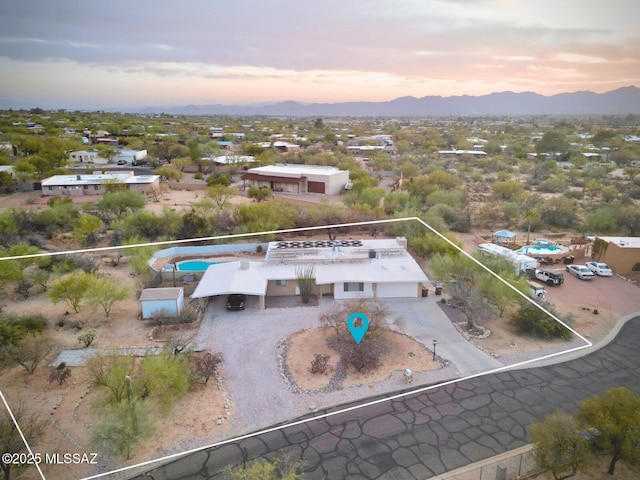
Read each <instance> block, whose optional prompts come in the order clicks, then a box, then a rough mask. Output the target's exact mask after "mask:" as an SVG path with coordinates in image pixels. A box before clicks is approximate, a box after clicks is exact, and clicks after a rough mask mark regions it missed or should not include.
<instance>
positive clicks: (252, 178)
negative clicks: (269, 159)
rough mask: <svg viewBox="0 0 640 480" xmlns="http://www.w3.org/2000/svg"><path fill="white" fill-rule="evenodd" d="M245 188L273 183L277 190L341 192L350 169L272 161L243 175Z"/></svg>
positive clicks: (267, 185) (290, 191) (296, 192)
mask: <svg viewBox="0 0 640 480" xmlns="http://www.w3.org/2000/svg"><path fill="white" fill-rule="evenodd" d="M242 180H243V188H244V189H246V188H249V187H253V186H257V187H269V188H270V189H271V190H272V191H274V192H285V193H295V194H301V193H324V194H326V195H338V194H340V193H342V192H343V191H344V187H345V186H346V185H347V183H348V182H349V171H348V170H339V169H338V168H336V167H328V166H320V165H287V164H279V165H268V166H265V167H256V168H250V169H249V170H247V171H246V172H245V173H244V174H243V175H242Z"/></svg>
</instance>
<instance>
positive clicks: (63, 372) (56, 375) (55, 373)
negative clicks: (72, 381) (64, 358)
mask: <svg viewBox="0 0 640 480" xmlns="http://www.w3.org/2000/svg"><path fill="white" fill-rule="evenodd" d="M70 376H71V369H70V368H69V367H67V364H66V363H64V362H62V363H61V364H60V365H58V366H57V367H55V368H53V367H52V368H51V369H49V383H53V382H58V385H62V384H63V383H64V382H66V381H67V379H68V378H69V377H70Z"/></svg>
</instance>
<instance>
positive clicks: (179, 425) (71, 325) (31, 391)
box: [0, 263, 233, 480]
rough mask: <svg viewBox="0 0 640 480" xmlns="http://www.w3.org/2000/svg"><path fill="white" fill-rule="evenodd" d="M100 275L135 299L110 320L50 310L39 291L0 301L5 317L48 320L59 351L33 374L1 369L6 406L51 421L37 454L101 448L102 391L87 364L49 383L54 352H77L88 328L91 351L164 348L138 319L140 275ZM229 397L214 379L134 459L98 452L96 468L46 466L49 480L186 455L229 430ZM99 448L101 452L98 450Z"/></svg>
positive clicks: (111, 271)
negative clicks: (192, 445)
mask: <svg viewBox="0 0 640 480" xmlns="http://www.w3.org/2000/svg"><path fill="white" fill-rule="evenodd" d="M100 273H102V274H104V275H109V276H110V277H111V278H113V279H115V280H117V281H119V282H121V283H123V284H126V285H128V286H130V288H131V291H132V298H131V299H130V300H127V301H123V302H120V303H117V304H116V305H115V307H114V308H113V310H112V312H111V315H110V318H109V319H106V318H105V316H104V312H102V310H96V311H91V310H90V309H89V308H88V307H86V306H85V307H81V309H80V312H79V313H74V312H73V310H71V309H70V308H69V307H68V306H67V305H66V304H65V303H59V304H57V305H53V304H52V303H51V300H50V299H49V298H48V297H47V296H46V295H45V294H44V293H41V292H34V293H35V294H34V295H33V296H32V297H30V298H29V299H27V300H24V301H17V300H16V299H14V298H11V297H7V296H5V297H4V298H2V299H0V304H3V305H4V304H6V307H4V311H5V312H7V313H15V314H18V315H22V314H26V313H40V314H42V315H44V316H45V317H46V318H47V319H48V324H47V327H46V329H45V333H46V334H47V335H48V337H49V338H51V340H52V342H54V343H55V344H56V345H57V349H56V352H54V353H53V354H52V355H50V356H49V357H48V358H47V359H46V361H45V362H43V364H41V365H40V367H39V368H38V369H37V370H36V372H35V373H34V374H33V375H28V374H27V373H26V371H25V370H24V369H23V368H22V367H20V366H13V367H10V368H5V369H4V370H2V372H0V389H1V390H2V393H3V394H4V396H5V397H6V399H7V401H8V403H9V405H10V406H12V407H15V406H17V405H20V404H22V405H23V406H24V408H25V409H26V411H27V412H28V413H32V412H37V413H38V414H39V416H40V419H42V420H45V421H46V423H47V428H46V430H45V433H44V435H43V437H42V438H41V439H40V440H39V441H38V442H37V443H36V444H35V446H34V447H35V451H37V452H41V453H42V454H43V455H44V454H45V453H49V454H51V453H60V454H63V453H74V452H80V453H87V452H92V451H96V447H92V446H91V427H92V425H95V424H96V423H97V421H98V417H99V409H96V407H95V404H96V403H98V401H99V399H100V397H101V396H102V392H100V391H99V390H96V389H94V388H92V386H91V378H89V375H88V373H87V371H86V368H84V367H71V370H72V375H71V378H70V379H69V380H68V381H67V382H66V383H65V384H63V385H62V386H60V385H58V384H57V383H55V384H50V383H49V382H48V375H49V367H48V366H47V365H46V363H47V362H52V361H53V360H54V359H55V357H56V355H57V352H59V351H60V350H62V349H75V348H80V347H81V345H80V343H79V342H78V340H77V337H78V335H80V334H82V333H85V332H87V331H88V330H89V329H94V330H95V331H96V332H97V338H96V340H95V341H94V343H93V344H92V345H91V347H92V348H93V347H95V348H101V349H113V348H125V347H149V346H158V345H160V346H162V345H163V344H165V343H166V342H153V341H151V340H150V338H149V334H150V332H151V328H152V325H150V324H149V323H148V322H143V321H141V320H139V319H138V314H139V312H140V303H139V301H138V300H137V299H134V295H133V293H134V292H137V291H138V290H139V288H140V284H139V281H138V279H137V277H131V276H130V275H129V269H128V268H127V266H126V264H125V263H121V264H120V265H119V266H118V267H113V266H110V265H105V264H103V265H101V266H100ZM77 327H81V328H77ZM188 333H190V332H187V334H188ZM191 333H192V332H191ZM176 335H179V332H178V333H177V334H176ZM225 399H226V392H224V391H222V390H220V389H219V388H218V386H217V384H216V381H215V380H214V379H213V378H212V379H210V380H209V383H208V385H207V386H195V387H194V389H193V390H192V391H191V392H189V393H188V394H187V396H185V397H184V398H182V399H180V400H179V401H178V402H177V403H176V404H175V405H174V407H173V409H172V411H171V414H170V415H166V416H165V415H162V416H155V429H154V432H153V435H152V437H151V438H148V439H146V440H144V441H143V442H141V443H140V444H138V445H137V446H136V447H135V449H134V456H133V458H132V459H130V460H128V461H127V460H125V459H123V458H117V459H113V458H110V457H109V456H107V455H106V454H104V453H102V452H101V453H100V454H99V455H98V458H97V460H98V465H97V466H86V465H64V466H60V465H57V466H52V465H48V466H44V465H43V471H44V473H45V475H46V478H48V479H69V478H82V477H85V476H87V475H90V474H94V473H97V472H100V471H108V470H111V469H113V468H116V467H122V466H126V465H134V464H138V463H140V462H144V461H147V460H151V459H153V458H159V457H161V456H164V455H166V454H167V453H176V452H180V451H182V450H184V448H183V444H185V443H187V442H193V441H194V440H196V441H197V439H199V438H201V439H203V442H204V441H205V440H204V439H208V438H210V437H212V436H215V435H218V434H219V433H220V432H223V431H225V430H226V428H228V423H227V420H228V418H229V417H230V415H231V414H232V411H233V410H232V408H233V407H232V405H231V404H230V403H228V402H226V401H225ZM218 419H220V424H219V425H218V423H217V421H218ZM97 451H98V452H100V449H98V450H97ZM16 478H20V479H22V480H25V479H28V480H30V479H34V480H35V479H37V478H39V475H38V473H37V471H36V470H35V469H34V468H32V469H30V470H27V471H25V472H24V473H23V474H22V475H20V477H18V476H16Z"/></svg>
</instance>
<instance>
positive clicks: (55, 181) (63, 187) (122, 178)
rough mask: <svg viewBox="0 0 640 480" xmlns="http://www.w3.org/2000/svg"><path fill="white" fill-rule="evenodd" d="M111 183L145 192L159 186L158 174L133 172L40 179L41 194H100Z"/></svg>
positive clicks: (56, 176)
mask: <svg viewBox="0 0 640 480" xmlns="http://www.w3.org/2000/svg"><path fill="white" fill-rule="evenodd" d="M113 184H125V185H126V186H127V189H129V190H137V191H139V192H141V193H146V192H147V191H148V190H149V189H151V188H158V187H159V186H160V176H159V175H134V174H133V172H124V173H104V174H103V173H99V172H94V173H93V174H91V175H86V174H85V175H54V176H52V177H49V178H45V179H44V180H42V195H46V196H52V195H71V196H82V195H102V194H103V193H104V192H106V191H107V188H106V187H107V186H108V185H113Z"/></svg>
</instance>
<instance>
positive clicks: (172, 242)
mask: <svg viewBox="0 0 640 480" xmlns="http://www.w3.org/2000/svg"><path fill="white" fill-rule="evenodd" d="M406 221H417V222H419V223H420V224H421V225H423V226H424V227H426V228H427V229H428V230H429V231H430V232H431V233H433V234H434V235H436V236H438V237H439V238H440V239H442V240H444V241H445V242H447V243H448V244H449V245H450V246H452V247H453V248H455V249H456V250H458V252H460V253H462V254H463V255H465V256H466V257H467V258H469V259H470V260H471V261H473V262H474V263H475V264H476V265H478V266H479V267H480V268H482V269H484V270H485V271H486V272H487V273H489V274H491V275H492V276H493V277H495V278H496V279H497V280H498V281H500V282H502V283H503V284H505V285H506V286H508V287H509V288H511V289H512V290H513V291H514V292H516V293H517V294H518V295H520V296H521V297H522V298H524V299H525V300H527V301H528V302H530V303H531V304H532V305H535V306H536V307H537V308H539V309H540V310H542V311H543V312H544V313H546V314H547V315H549V316H550V317H551V318H553V319H554V320H555V321H557V322H559V323H560V324H561V325H563V326H564V327H565V328H567V329H568V330H570V331H571V332H572V333H573V334H574V335H576V336H577V337H579V338H580V339H581V340H583V341H584V342H585V345H582V346H579V347H575V348H572V349H569V350H564V351H562V352H556V353H552V354H550V355H545V356H543V357H540V358H535V359H531V360H526V361H523V362H519V363H516V364H513V365H506V366H503V367H499V368H495V369H493V370H489V371H487V372H482V373H476V374H473V375H468V376H466V377H461V378H456V379H454V380H449V381H446V382H442V383H439V384H437V385H432V386H428V387H421V388H417V389H415V390H411V391H405V392H403V393H400V394H396V395H392V396H389V397H384V398H380V399H377V400H374V401H370V402H365V403H362V404H358V405H355V406H351V407H347V408H343V409H339V410H336V411H335V412H330V413H325V414H322V415H318V416H316V417H312V418H308V419H304V420H298V421H295V422H290V423H287V424H284V425H279V426H277V427H271V428H267V429H263V430H259V431H257V432H253V433H250V434H246V435H241V436H238V437H234V438H230V439H227V440H223V441H220V442H216V443H213V444H210V445H206V446H203V447H198V448H194V449H190V450H186V451H184V452H180V453H175V454H172V455H167V456H164V457H161V458H156V459H153V460H149V461H147V462H142V463H138V464H136V465H131V466H127V467H123V468H119V469H116V470H111V471H109V472H106V473H101V474H98V475H92V476H89V477H83V478H82V479H80V480H91V479H97V478H101V477H105V476H107V475H111V474H114V473H120V472H124V471H127V470H131V469H134V468H139V467H144V466H148V465H152V464H157V463H159V462H162V463H167V462H168V461H170V460H175V459H178V458H180V457H184V456H187V455H191V454H192V453H196V452H199V451H202V450H207V449H211V448H215V447H220V446H222V445H226V444H229V443H234V442H238V441H240V440H244V439H247V438H251V437H255V436H258V435H262V434H265V433H269V432H273V431H277V430H282V429H284V428H288V427H293V426H296V425H301V424H303V423H307V422H312V421H315V420H322V419H324V418H328V417H331V416H334V415H338V414H342V413H346V412H350V411H352V410H357V409H360V408H364V407H368V406H371V405H376V404H378V403H382V402H387V401H390V400H396V399H398V398H402V397H405V396H408V395H414V394H418V393H423V392H426V391H429V390H433V389H435V388H440V387H444V386H447V385H452V384H454V383H458V382H460V381H462V380H468V379H472V378H477V377H481V376H484V375H489V374H493V373H499V372H502V371H506V370H510V369H514V368H517V367H522V366H526V365H529V364H532V363H535V362H539V361H541V360H546V359H550V358H553V357H557V356H559V355H565V354H567V353H571V352H576V351H579V350H582V349H584V348H589V347H592V346H593V344H592V343H591V342H590V341H589V340H587V339H586V338H585V337H583V336H582V335H581V334H580V333H578V332H577V331H576V330H574V329H573V328H571V327H570V326H569V325H567V324H566V323H564V322H563V321H562V320H560V319H559V318H558V317H557V316H555V315H554V314H552V313H551V312H549V311H548V310H547V309H546V308H544V307H542V306H540V305H538V304H537V303H535V302H534V301H533V299H531V298H530V297H528V296H527V295H525V294H524V293H522V292H521V291H520V290H518V289H517V288H515V287H514V286H513V285H511V284H510V283H509V282H507V281H506V280H504V279H503V278H502V277H500V276H499V275H497V274H496V273H495V272H493V271H492V270H491V269H489V268H488V267H487V266H485V265H484V264H482V263H481V262H480V261H478V260H477V259H475V258H474V257H472V256H471V255H470V254H468V253H467V252H465V251H464V250H463V249H462V248H460V247H459V246H457V245H456V244H454V243H453V242H452V241H451V240H449V239H448V238H447V237H445V236H444V235H442V234H441V233H440V232H438V231H437V230H435V229H434V228H433V227H431V226H430V225H428V224H427V223H426V222H424V221H423V220H421V219H420V218H418V217H406V218H393V219H386V220H371V221H366V222H351V223H341V224H336V225H322V226H315V227H304V228H288V229H282V230H270V231H266V232H253V233H241V234H230V235H219V236H214V237H202V238H192V239H183V240H167V241H162V242H148V243H140V244H135V245H122V246H114V247H98V248H89V249H81V250H70V251H59V252H50V253H36V254H30V255H17V256H14V257H0V261H5V260H19V259H26V258H39V257H49V256H57V255H73V254H78V253H90V252H104V251H112V250H121V249H127V248H137V247H149V246H161V245H176V244H182V243H192V242H206V241H214V240H224V239H231V238H247V237H258V236H261V235H275V234H280V233H294V232H305V231H317V230H326V229H328V228H343V227H359V226H366V225H376V224H387V223H398V222H406ZM0 396H2V400H3V402H4V405H5V407H6V408H7V410H8V411H9V413H10V415H11V419H12V420H13V422H14V424H15V425H16V427H18V430H19V431H20V436H21V437H22V440H23V441H24V443H25V445H26V447H27V450H28V451H29V453H32V451H31V447H30V446H29V444H28V443H27V442H26V439H25V438H24V436H23V435H22V431H21V430H20V427H19V426H18V424H17V423H16V421H15V418H14V417H13V414H12V413H11V410H9V405H8V404H7V402H6V401H5V399H4V396H3V395H2V391H0ZM36 466H37V468H38V472H39V473H40V476H41V477H42V479H43V480H46V478H45V476H44V475H43V473H42V470H40V467H39V466H38V465H36Z"/></svg>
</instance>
